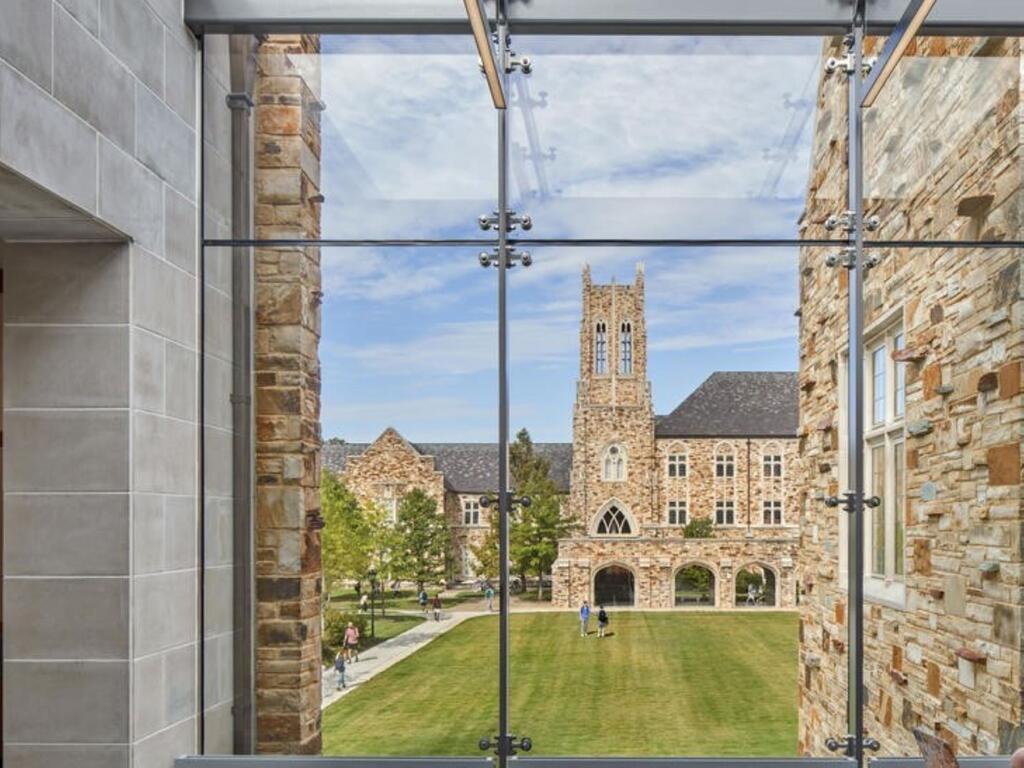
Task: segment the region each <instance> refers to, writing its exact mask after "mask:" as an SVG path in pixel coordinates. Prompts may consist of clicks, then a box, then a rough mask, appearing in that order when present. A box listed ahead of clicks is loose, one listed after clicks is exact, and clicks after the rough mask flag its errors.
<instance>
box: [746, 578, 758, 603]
mask: <svg viewBox="0 0 1024 768" xmlns="http://www.w3.org/2000/svg"><path fill="white" fill-rule="evenodd" d="M756 604H757V585H756V584H754V582H750V583H749V584H747V605H756Z"/></svg>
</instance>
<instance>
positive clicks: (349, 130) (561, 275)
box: [320, 37, 820, 441]
mask: <svg viewBox="0 0 1024 768" xmlns="http://www.w3.org/2000/svg"><path fill="white" fill-rule="evenodd" d="M515 47H517V48H519V49H521V52H522V53H526V54H527V55H530V56H531V58H533V60H534V67H535V69H534V74H533V75H532V76H531V77H530V78H529V79H528V80H525V81H524V80H522V79H520V78H516V81H517V82H525V83H526V84H527V88H526V89H525V90H524V89H522V88H521V87H517V90H516V92H515V94H514V95H513V109H512V111H511V113H510V119H511V125H512V130H511V140H512V152H511V154H512V173H511V186H512V196H513V205H514V207H516V208H517V209H518V210H524V211H527V212H529V213H530V214H531V215H532V216H533V218H534V220H535V222H536V224H535V228H534V230H533V232H532V233H531V235H533V236H537V237H584V238H594V237H606V238H608V237H644V238H708V237H754V236H757V237H784V238H791V237H795V235H796V222H797V219H798V217H799V215H800V212H801V211H802V209H803V200H804V195H805V189H806V184H807V173H808V168H809V163H810V159H809V157H810V142H811V132H812V128H813V98H814V89H815V86H816V78H817V75H818V73H819V72H820V69H819V54H820V42H819V41H817V40H813V39H798V40H770V41H766V40H750V39H746V40H740V39H728V38H717V39H715V38H711V39H700V38H681V39H680V38H672V39H670V38H656V37H652V38H639V39H615V38H601V39H595V38H521V39H518V40H516V41H515ZM324 49H325V53H324V55H323V56H322V57H321V62H320V63H321V67H322V76H323V99H324V101H325V103H326V105H327V109H326V111H325V113H324V125H323V156H322V163H323V177H322V188H323V192H324V195H325V197H326V202H325V205H324V226H323V234H324V236H325V237H327V238H332V237H338V238H355V237H388V238H401V237H424V238H428V237H429V238H438V237H460V238H462V237H480V236H481V235H482V233H481V232H480V231H479V229H478V228H477V227H476V217H477V216H478V215H479V214H481V213H484V212H488V211H489V210H491V209H492V208H493V207H494V202H493V199H494V194H495V193H494V190H495V186H496V172H495V167H496V162H497V161H496V154H495V149H494V136H495V117H494V112H493V110H492V109H491V108H490V102H489V98H488V94H487V89H486V86H485V84H484V82H483V80H482V78H481V76H480V75H479V73H478V71H477V70H476V54H475V51H474V50H473V48H472V43H471V41H470V40H469V39H468V38H466V39H463V38H446V37H445V38H434V39H431V40H430V41H429V42H428V44H427V47H426V50H424V49H423V47H422V45H421V43H420V42H416V43H415V44H414V43H413V41H411V40H409V39H406V38H389V39H384V38H362V39H359V40H355V39H351V38H331V39H326V40H325V42H324ZM527 102H528V103H529V104H528V106H526V105H527ZM524 106H525V108H524ZM478 250H480V249H473V248H378V249H324V250H323V253H322V258H323V275H324V289H325V301H324V308H323V338H322V343H321V359H322V364H323V404H322V407H323V423H324V435H325V437H331V436H338V437H343V438H345V439H348V440H352V441H366V440H371V439H373V438H374V437H375V436H376V435H377V434H378V433H379V432H380V431H381V430H382V429H383V428H384V427H385V426H388V425H391V426H394V427H396V428H398V429H399V430H400V431H401V432H402V433H403V434H405V435H406V436H407V437H409V438H410V439H412V440H414V441H461V440H465V441H489V440H494V439H496V413H495V405H496V387H497V383H496V376H495V369H496V361H497V353H496V349H495V338H496V305H495V291H496V286H495V275H494V271H493V270H484V269H482V268H481V267H479V266H478V264H477V261H476V254H477V251H478ZM532 250H533V255H534V266H533V267H531V268H530V269H528V270H521V269H517V270H515V271H513V273H512V274H511V276H510V293H509V317H510V350H511V402H512V424H513V428H518V427H519V426H527V427H528V428H529V429H530V431H531V433H532V434H533V435H534V438H535V439H537V440H567V439H569V437H570V435H571V428H572V422H571V420H572V403H573V399H574V388H575V381H576V377H577V371H578V349H577V345H578V334H579V313H580V270H581V269H582V266H583V264H584V263H589V264H590V265H591V267H592V269H593V273H594V279H595V280H596V281H601V282H607V281H610V280H611V279H612V278H615V279H617V280H619V281H620V282H625V281H629V280H631V279H632V277H633V274H634V270H635V266H636V264H637V263H638V262H643V263H644V265H645V270H646V276H647V322H648V334H649V346H650V355H649V376H650V378H651V380H652V384H653V393H654V400H655V408H656V410H657V411H658V412H659V413H661V412H666V411H668V410H670V409H671V408H673V407H674V406H675V405H676V404H677V403H678V402H679V401H680V400H682V399H683V398H684V397H685V396H686V395H687V394H689V393H690V392H691V391H692V390H693V389H694V388H695V387H696V386H697V385H699V384H700V382H701V381H703V380H704V379H705V378H706V377H707V375H709V374H710V373H711V372H712V371H715V370H795V368H796V365H797V351H796V319H795V318H794V316H793V312H794V310H795V309H796V307H797V268H796V264H797V262H796V260H797V253H796V249H795V248H764V247H758V248H730V249H726V248H690V249H650V248H644V249H641V248H615V249H613V248H566V247H563V248H553V247H552V248H543V249H536V248H535V249H532Z"/></svg>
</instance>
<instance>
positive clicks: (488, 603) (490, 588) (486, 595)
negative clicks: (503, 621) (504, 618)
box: [484, 584, 494, 613]
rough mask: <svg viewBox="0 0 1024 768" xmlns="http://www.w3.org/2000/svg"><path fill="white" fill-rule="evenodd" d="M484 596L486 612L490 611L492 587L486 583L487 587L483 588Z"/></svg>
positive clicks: (492, 607) (492, 603)
mask: <svg viewBox="0 0 1024 768" xmlns="http://www.w3.org/2000/svg"><path fill="white" fill-rule="evenodd" d="M484 597H486V598H487V612H488V613H490V612H491V611H493V610H494V587H492V586H491V585H490V584H488V585H487V589H486V590H484Z"/></svg>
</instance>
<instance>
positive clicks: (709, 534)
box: [683, 517, 715, 539]
mask: <svg viewBox="0 0 1024 768" xmlns="http://www.w3.org/2000/svg"><path fill="white" fill-rule="evenodd" d="M714 535H715V524H714V523H712V522H711V518H710V517H695V518H693V520H691V521H690V522H688V523H687V524H686V526H685V527H684V528H683V536H685V537H686V538H688V539H711V538H714Z"/></svg>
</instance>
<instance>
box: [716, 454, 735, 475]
mask: <svg viewBox="0 0 1024 768" xmlns="http://www.w3.org/2000/svg"><path fill="white" fill-rule="evenodd" d="M735 476H736V457H735V456H734V455H733V454H732V452H731V450H730V451H729V452H728V453H726V452H724V451H722V452H719V453H716V454H715V477H735Z"/></svg>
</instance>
